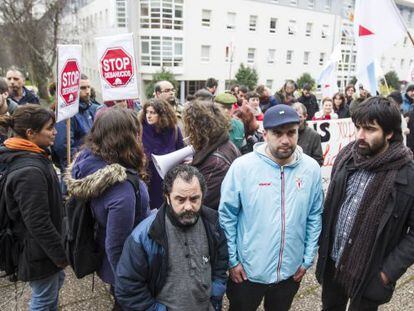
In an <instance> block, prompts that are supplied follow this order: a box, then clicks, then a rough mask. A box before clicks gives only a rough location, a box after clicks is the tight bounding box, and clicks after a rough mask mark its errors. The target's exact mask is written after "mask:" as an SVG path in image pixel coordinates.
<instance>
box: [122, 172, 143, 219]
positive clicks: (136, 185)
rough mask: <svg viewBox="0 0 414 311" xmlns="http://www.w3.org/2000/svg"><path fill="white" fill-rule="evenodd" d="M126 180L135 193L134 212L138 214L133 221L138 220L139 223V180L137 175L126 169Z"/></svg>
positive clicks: (141, 214) (140, 207) (140, 217)
mask: <svg viewBox="0 0 414 311" xmlns="http://www.w3.org/2000/svg"><path fill="white" fill-rule="evenodd" d="M126 174H127V180H128V181H129V182H130V183H131V184H132V186H133V187H134V192H135V211H137V212H138V215H135V219H138V220H139V221H141V220H142V216H143V213H142V206H141V190H140V186H139V185H140V179H139V177H138V175H137V173H136V172H135V171H134V170H130V169H127V170H126Z"/></svg>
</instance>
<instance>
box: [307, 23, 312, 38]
mask: <svg viewBox="0 0 414 311" xmlns="http://www.w3.org/2000/svg"><path fill="white" fill-rule="evenodd" d="M312 27H313V24H312V23H306V33H305V35H306V36H307V37H310V36H311V35H312Z"/></svg>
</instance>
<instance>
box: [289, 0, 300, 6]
mask: <svg viewBox="0 0 414 311" xmlns="http://www.w3.org/2000/svg"><path fill="white" fill-rule="evenodd" d="M290 5H292V6H296V5H298V0H290Z"/></svg>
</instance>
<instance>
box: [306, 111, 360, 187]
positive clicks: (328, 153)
mask: <svg viewBox="0 0 414 311" xmlns="http://www.w3.org/2000/svg"><path fill="white" fill-rule="evenodd" d="M307 125H308V126H309V127H311V128H313V129H314V130H315V131H317V132H318V134H319V135H320V136H321V142H322V153H323V165H322V168H321V169H322V187H323V190H324V192H325V193H326V190H327V189H328V186H329V183H330V181H331V171H332V166H333V164H334V162H335V160H336V157H337V155H338V153H339V151H341V149H342V148H343V147H345V146H346V145H347V144H349V143H350V142H352V141H354V140H355V135H356V128H355V125H354V123H353V122H352V119H351V118H346V119H337V120H326V121H308V122H307Z"/></svg>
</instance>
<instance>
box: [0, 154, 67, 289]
mask: <svg viewBox="0 0 414 311" xmlns="http://www.w3.org/2000/svg"><path fill="white" fill-rule="evenodd" d="M22 157H31V158H33V159H35V160H37V161H39V164H40V165H39V167H34V166H27V167H23V168H20V169H17V170H15V171H13V172H11V173H10V174H9V175H8V176H7V180H6V184H5V187H4V189H3V193H2V194H1V195H2V196H3V195H4V196H5V199H6V206H7V211H8V214H9V217H10V218H11V219H12V222H13V224H12V225H13V228H12V230H13V233H14V234H15V236H16V237H17V243H16V244H17V245H18V246H17V245H16V247H19V248H20V252H19V256H18V272H17V277H18V279H19V280H21V281H34V280H38V279H43V278H46V277H48V276H50V275H52V274H54V273H56V272H58V271H60V270H61V268H59V267H58V265H63V264H65V263H66V262H67V260H66V255H65V251H64V248H63V244H62V240H61V235H60V232H61V210H62V197H61V192H60V186H59V181H58V178H57V175H56V173H55V170H54V168H53V165H52V162H51V161H50V160H48V159H47V158H46V157H44V156H43V155H41V154H36V153H33V152H22V151H11V150H9V149H7V148H6V147H2V148H0V163H4V162H9V161H19V159H20V158H22ZM41 168H42V169H41Z"/></svg>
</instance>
